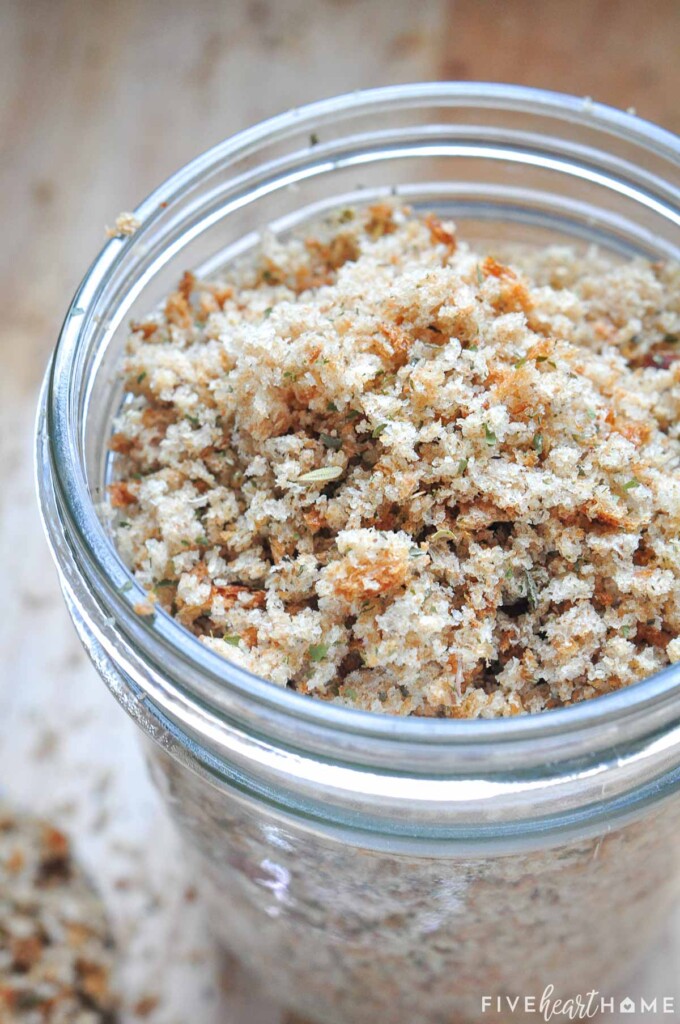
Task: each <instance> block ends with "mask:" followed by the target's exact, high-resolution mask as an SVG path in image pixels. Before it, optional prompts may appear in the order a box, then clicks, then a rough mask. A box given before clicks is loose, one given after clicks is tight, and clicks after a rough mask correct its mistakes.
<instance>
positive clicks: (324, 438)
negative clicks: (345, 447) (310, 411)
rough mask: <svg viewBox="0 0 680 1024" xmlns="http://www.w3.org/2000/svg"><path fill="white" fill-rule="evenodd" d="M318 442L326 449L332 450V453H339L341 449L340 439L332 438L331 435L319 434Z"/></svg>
mask: <svg viewBox="0 0 680 1024" xmlns="http://www.w3.org/2000/svg"><path fill="white" fill-rule="evenodd" d="M319 440H320V441H321V443H322V444H325V445H326V448H332V449H333V451H334V452H339V451H340V449H341V448H342V438H341V437H333V435H332V434H319Z"/></svg>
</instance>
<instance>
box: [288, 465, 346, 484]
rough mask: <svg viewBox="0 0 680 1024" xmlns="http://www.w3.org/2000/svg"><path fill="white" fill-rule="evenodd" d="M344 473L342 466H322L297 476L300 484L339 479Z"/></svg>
mask: <svg viewBox="0 0 680 1024" xmlns="http://www.w3.org/2000/svg"><path fill="white" fill-rule="evenodd" d="M342 473H343V469H342V466H322V467H321V469H312V470H310V472H309V473H303V474H302V476H299V477H298V478H297V482H298V483H299V484H316V483H324V482H327V481H329V480H337V479H338V477H340V476H342Z"/></svg>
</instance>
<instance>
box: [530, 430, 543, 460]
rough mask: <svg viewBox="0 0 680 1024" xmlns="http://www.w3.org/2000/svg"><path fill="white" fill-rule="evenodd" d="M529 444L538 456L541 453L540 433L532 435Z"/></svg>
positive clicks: (541, 440) (541, 435) (541, 436)
mask: <svg viewBox="0 0 680 1024" xmlns="http://www.w3.org/2000/svg"><path fill="white" fill-rule="evenodd" d="M531 443H532V444H533V446H534V450H535V451H536V453H537V454H538V455H540V454H541V453H542V452H543V434H541V433H540V431H537V432H536V433H535V434H534V436H533V440H532V442H531Z"/></svg>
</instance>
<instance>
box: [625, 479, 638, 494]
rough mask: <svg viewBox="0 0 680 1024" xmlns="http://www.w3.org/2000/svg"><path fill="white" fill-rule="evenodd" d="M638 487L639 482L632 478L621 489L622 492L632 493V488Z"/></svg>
mask: <svg viewBox="0 0 680 1024" xmlns="http://www.w3.org/2000/svg"><path fill="white" fill-rule="evenodd" d="M639 486H640V481H639V480H638V479H637V478H636V477H633V478H632V479H631V480H628V481H627V482H626V483H625V484H624V485H623V489H624V491H632V490H633V488H634V487H639Z"/></svg>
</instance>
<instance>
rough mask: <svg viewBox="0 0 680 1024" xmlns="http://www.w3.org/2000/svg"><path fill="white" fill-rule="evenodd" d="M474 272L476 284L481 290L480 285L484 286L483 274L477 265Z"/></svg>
mask: <svg viewBox="0 0 680 1024" xmlns="http://www.w3.org/2000/svg"><path fill="white" fill-rule="evenodd" d="M475 272H476V274H477V284H478V285H479V287H480V288H481V287H482V285H483V284H484V274H483V273H482V268H481V267H480V265H479V263H478V264H477V266H476V267H475Z"/></svg>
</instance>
